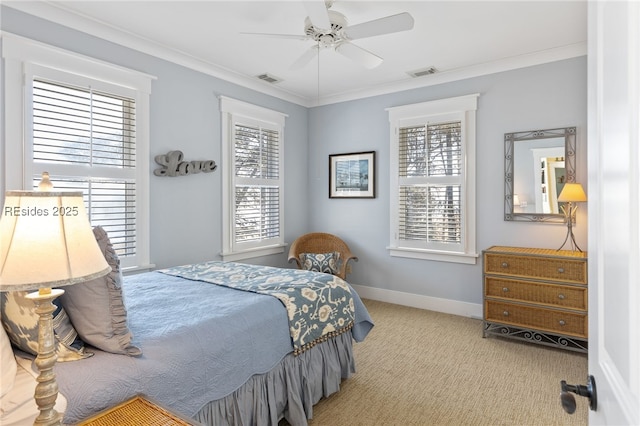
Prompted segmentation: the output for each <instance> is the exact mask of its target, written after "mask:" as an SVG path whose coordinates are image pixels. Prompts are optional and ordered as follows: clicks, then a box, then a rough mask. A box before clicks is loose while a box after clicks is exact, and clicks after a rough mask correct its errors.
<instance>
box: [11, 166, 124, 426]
mask: <svg viewBox="0 0 640 426" xmlns="http://www.w3.org/2000/svg"><path fill="white" fill-rule="evenodd" d="M110 270H111V267H110V266H109V265H108V264H107V262H106V260H105V258H104V256H103V254H102V252H101V251H100V248H99V246H98V243H97V242H96V239H95V237H94V235H93V230H92V228H91V225H90V224H89V219H88V217H87V214H86V211H85V208H84V202H83V199H82V192H80V191H78V192H68V191H64V192H58V191H53V185H52V184H51V182H50V181H49V175H48V173H46V172H45V173H43V176H42V182H41V183H40V185H39V186H38V190H37V191H7V193H6V195H5V201H4V206H3V207H2V212H1V214H0V291H24V290H38V291H37V292H33V293H30V294H28V295H27V298H28V299H31V300H33V301H34V304H35V311H36V313H37V314H38V315H39V319H38V355H37V357H36V360H35V364H36V366H37V367H38V371H39V374H38V378H37V382H38V384H37V385H36V390H35V400H36V404H37V405H38V409H39V410H40V414H39V415H38V416H37V417H36V419H35V422H34V424H35V425H59V424H61V421H62V415H61V414H59V413H58V412H56V410H55V409H54V406H55V402H56V398H57V396H58V384H57V383H56V378H55V373H54V371H53V367H54V366H55V363H56V360H57V358H58V356H57V354H56V349H55V346H56V345H55V336H54V333H53V317H52V314H53V312H54V311H55V309H56V307H55V305H54V304H53V303H52V302H53V301H54V300H55V299H56V298H57V297H58V296H60V295H61V294H63V293H64V290H61V289H51V287H62V286H66V285H72V284H77V283H81V282H84V281H87V280H91V279H94V278H98V277H101V276H103V275H106V274H108V273H109V271H110Z"/></svg>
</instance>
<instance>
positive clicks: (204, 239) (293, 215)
mask: <svg viewBox="0 0 640 426" xmlns="http://www.w3.org/2000/svg"><path fill="white" fill-rule="evenodd" d="M1 18H2V21H1V26H0V27H1V28H2V30H3V31H7V32H11V33H13V34H17V35H21V36H25V37H28V38H31V39H33V40H37V41H41V42H45V43H47V44H50V45H53V46H57V47H60V48H63V49H67V50H70V51H74V52H78V53H81V54H84V55H87V56H91V57H94V58H97V59H101V60H104V61H107V62H110V63H113V64H117V65H121V66H124V67H127V68H131V69H135V70H138V71H141V72H145V73H148V74H151V75H154V76H156V77H157V80H155V81H154V82H153V85H152V92H151V98H150V102H151V105H150V108H151V114H150V121H151V131H150V133H151V135H150V139H151V146H150V157H151V158H150V163H151V168H152V169H153V168H155V166H156V164H155V162H154V161H153V157H155V156H156V155H160V154H166V153H167V152H168V151H170V150H181V151H182V152H183V153H184V155H185V158H186V159H188V160H215V161H216V163H217V164H218V169H217V170H216V171H215V172H214V173H210V174H197V175H191V176H183V177H176V178H168V177H157V176H153V175H152V170H150V171H149V173H150V175H151V178H150V182H151V184H150V206H151V220H150V226H151V261H152V262H154V263H155V264H156V265H157V266H158V267H166V266H173V265H179V264H184V263H191V262H198V261H203V260H211V259H217V258H218V255H219V253H220V251H221V247H222V245H221V238H222V205H221V195H222V183H221V182H222V179H221V176H222V175H221V173H222V170H223V168H224V165H223V164H222V161H221V160H222V159H221V124H220V121H221V118H220V110H219V103H218V99H217V96H218V95H225V96H228V97H232V98H235V99H239V100H242V101H246V102H250V103H253V104H255V105H260V106H263V107H266V108H271V109H273V110H276V111H280V112H283V113H285V114H288V116H289V117H288V118H287V119H286V122H285V130H284V143H285V171H284V173H285V178H286V185H285V200H286V205H285V213H284V214H285V218H286V226H285V240H286V241H288V242H291V241H293V239H294V238H295V237H296V236H297V235H299V234H301V233H303V232H305V231H306V229H307V228H308V215H307V211H306V209H307V205H308V204H309V202H308V195H307V191H306V187H307V164H306V158H307V146H308V144H307V127H308V126H307V118H308V110H307V109H306V108H304V107H301V106H299V105H295V104H292V103H289V102H286V101H282V100H280V99H277V98H274V97H271V96H267V95H264V94H261V93H258V92H255V91H253V90H249V89H246V88H244V87H241V86H238V85H234V84H231V83H229V82H226V81H223V80H220V79H218V78H215V77H212V76H209V75H206V74H203V73H200V72H197V71H193V70H191V69H188V68H185V67H182V66H179V65H176V64H173V63H170V62H168V61H164V60H161V59H158V58H155V57H152V56H149V55H146V54H142V53H139V52H137V51H134V50H131V49H127V48H124V47H122V46H120V45H117V44H114V43H110V42H108V41H105V40H102V39H98V38H95V37H92V36H88V35H87V34H84V33H80V32H77V31H74V30H71V29H69V28H66V27H63V26H60V25H56V24H53V23H51V22H49V21H46V20H42V19H38V18H35V17H33V16H30V15H27V14H24V13H21V12H18V11H16V10H15V9H11V8H7V7H2V10H1ZM3 103H4V99H3ZM4 107H8V108H10V107H11V106H10V105H4ZM2 143H5V141H2ZM6 143H20V142H19V141H6ZM0 175H4V173H0ZM7 189H15V188H7ZM252 262H253V263H261V264H272V265H276V266H285V265H287V263H286V255H285V254H283V255H280V256H269V257H266V258H262V259H254V260H253V261H252Z"/></svg>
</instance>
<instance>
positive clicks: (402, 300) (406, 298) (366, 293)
mask: <svg viewBox="0 0 640 426" xmlns="http://www.w3.org/2000/svg"><path fill="white" fill-rule="evenodd" d="M351 286H352V287H353V289H354V290H355V291H356V292H358V295H359V296H360V297H361V298H363V299H371V300H377V301H379V302H387V303H394V304H396V305H402V306H410V307H412V308H420V309H428V310H430V311H436V312H443V313H445V314H453V315H459V316H463V317H469V318H477V319H482V305H480V304H477V303H468V302H460V301H458V300H451V299H440V298H438V297H430V296H423V295H419V294H413V293H404V292H401V291H395V290H385V289H381V288H374V287H367V286H363V285H355V284H351Z"/></svg>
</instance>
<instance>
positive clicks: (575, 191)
mask: <svg viewBox="0 0 640 426" xmlns="http://www.w3.org/2000/svg"><path fill="white" fill-rule="evenodd" d="M558 201H560V202H567V201H571V202H578V201H587V194H585V193H584V189H582V185H580V184H579V183H566V184H565V185H564V187H563V188H562V191H561V192H560V195H559V196H558Z"/></svg>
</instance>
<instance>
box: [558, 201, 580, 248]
mask: <svg viewBox="0 0 640 426" xmlns="http://www.w3.org/2000/svg"><path fill="white" fill-rule="evenodd" d="M567 204H568V207H567V208H566V209H565V207H564V206H562V207H561V209H562V212H563V213H564V220H565V221H566V222H567V236H566V237H564V242H563V243H562V245H561V246H560V248H559V249H558V250H556V251H560V250H562V247H564V246H565V244H567V243H569V246H570V248H571V251H576V250H577V251H579V252H581V253H582V250H581V249H580V247H578V244H577V243H576V238H575V237H574V236H573V217H574V215H575V210H576V207H572V206H571V202H568V203H567Z"/></svg>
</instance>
